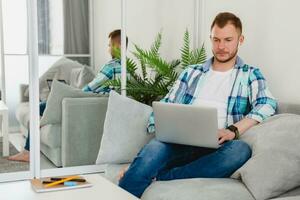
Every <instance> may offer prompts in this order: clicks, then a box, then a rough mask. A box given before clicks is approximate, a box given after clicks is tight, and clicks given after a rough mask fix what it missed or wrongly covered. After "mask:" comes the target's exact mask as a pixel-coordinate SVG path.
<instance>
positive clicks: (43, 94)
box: [24, 57, 83, 101]
mask: <svg viewBox="0 0 300 200" xmlns="http://www.w3.org/2000/svg"><path fill="white" fill-rule="evenodd" d="M82 67H83V65H82V64H80V63H79V62H76V61H73V60H70V59H68V58H65V57H62V58H61V59H59V60H58V61H56V62H55V63H54V64H53V65H52V66H51V67H50V68H49V69H48V70H47V71H46V72H45V73H44V74H43V75H42V76H41V77H40V78H39V88H40V100H42V101H46V100H47V98H48V95H49V93H50V90H49V87H48V83H47V80H48V79H50V80H53V79H59V80H64V81H66V83H67V84H70V75H71V70H72V69H75V68H82ZM24 96H29V88H27V89H26V90H25V92H24Z"/></svg>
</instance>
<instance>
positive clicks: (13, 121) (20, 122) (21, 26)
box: [0, 0, 29, 173]
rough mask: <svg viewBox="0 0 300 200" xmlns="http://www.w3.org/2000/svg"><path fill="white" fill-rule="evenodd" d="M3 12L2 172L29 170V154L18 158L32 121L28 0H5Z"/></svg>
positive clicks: (0, 115)
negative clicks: (30, 111) (30, 117)
mask: <svg viewBox="0 0 300 200" xmlns="http://www.w3.org/2000/svg"><path fill="white" fill-rule="evenodd" d="M16 5H18V6H16ZM15 13H18V15H16V14H15ZM2 14H3V24H1V26H2V27H3V41H4V43H3V44H1V45H3V49H4V52H3V53H4V58H3V59H4V62H2V64H3V65H1V72H2V76H1V77H2V79H1V90H2V92H1V93H2V96H1V102H0V119H1V120H0V126H1V134H0V173H8V172H18V171H28V170H29V162H28V160H29V157H28V154H27V156H23V157H22V158H20V157H19V156H20V154H19V153H20V152H21V154H22V153H23V152H24V145H25V138H26V137H27V134H28V133H27V131H25V130H26V129H27V127H28V124H29V114H28V115H27V114H25V113H29V102H28V101H29V90H28V80H29V74H28V55H27V8H26V0H3V1H2ZM1 37H2V36H1Z"/></svg>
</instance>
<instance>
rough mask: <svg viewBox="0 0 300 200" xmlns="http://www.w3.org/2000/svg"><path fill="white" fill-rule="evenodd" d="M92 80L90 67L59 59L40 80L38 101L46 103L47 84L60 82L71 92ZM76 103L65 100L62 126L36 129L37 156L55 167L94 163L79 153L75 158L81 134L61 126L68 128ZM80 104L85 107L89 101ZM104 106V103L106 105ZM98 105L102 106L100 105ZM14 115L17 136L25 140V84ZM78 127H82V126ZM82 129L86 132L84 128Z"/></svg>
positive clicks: (48, 90) (26, 117)
mask: <svg viewBox="0 0 300 200" xmlns="http://www.w3.org/2000/svg"><path fill="white" fill-rule="evenodd" d="M94 76H95V73H94V72H93V71H92V70H91V69H90V67H88V66H84V65H82V64H80V63H78V62H75V61H72V60H70V59H67V58H61V59H59V60H58V61H57V62H56V63H54V64H53V65H52V66H50V68H49V69H48V70H47V71H46V72H45V73H44V74H43V75H42V76H41V77H40V79H39V86H40V92H39V94H40V100H42V101H46V100H47V99H48V96H49V93H50V89H49V86H48V83H47V80H57V79H58V80H64V81H65V83H66V84H67V85H70V86H71V87H73V88H77V89H80V88H82V87H83V86H84V85H86V84H87V83H89V82H90V81H91V80H93V78H94ZM100 101H101V100H100ZM76 103H77V101H76V99H75V101H69V100H68V99H66V100H65V101H64V102H63V103H62V105H61V106H62V109H63V111H64V112H63V119H64V120H63V122H62V123H55V124H46V125H44V126H41V129H40V134H41V135H40V138H41V152H42V153H43V154H44V155H45V156H46V157H47V158H48V159H49V160H50V161H51V162H52V163H53V164H54V165H55V166H57V167H66V166H78V165H86V164H93V163H94V160H95V158H94V157H91V158H89V155H88V152H84V151H82V150H81V154H82V155H83V156H82V158H81V157H79V158H78V157H77V152H76V148H74V144H75V143H78V140H77V138H80V137H82V135H81V132H76V130H77V129H74V130H75V131H74V130H72V129H69V127H71V126H72V125H70V126H69V127H67V126H65V124H69V121H70V120H73V118H72V117H73V116H74V115H73V112H72V111H73V110H75V109H76V108H74V104H75V107H76ZM84 103H87V104H88V103H89V100H87V101H86V102H84ZM104 103H106V101H105V102H104ZM91 104H93V102H91ZM100 105H102V104H101V103H100ZM96 107H97V106H96ZM103 107H105V106H103V105H102V107H101V108H100V110H101V109H103ZM91 109H93V107H91ZM91 109H88V110H91ZM104 114H105V112H104ZM15 115H16V118H17V120H18V122H19V125H20V131H21V133H22V134H23V135H24V137H27V136H28V130H29V129H28V127H29V90H28V85H26V84H22V85H20V103H19V105H18V106H17V109H16V113H15ZM99 117H100V121H99V122H98V123H99V124H101V123H103V120H104V116H103V115H102V116H101V115H100V116H99ZM101 120H102V121H101ZM92 125H95V127H96V128H97V130H100V129H101V127H99V125H97V124H92ZM82 126H85V125H84V124H82ZM85 128H87V126H86V127H85ZM85 132H86V133H87V134H89V133H91V134H93V132H87V131H85ZM76 134H78V135H76ZM98 135H99V134H98ZM93 137H94V136H92V137H89V136H88V135H86V138H93ZM97 137H100V136H97ZM97 137H96V138H97ZM99 139H100V138H98V140H99ZM83 141H85V140H83ZM81 144H83V145H86V144H85V143H84V142H82V143H81ZM87 145H88V144H87ZM92 147H94V148H99V147H97V145H92ZM84 154H85V155H84Z"/></svg>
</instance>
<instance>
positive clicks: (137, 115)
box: [96, 91, 153, 164]
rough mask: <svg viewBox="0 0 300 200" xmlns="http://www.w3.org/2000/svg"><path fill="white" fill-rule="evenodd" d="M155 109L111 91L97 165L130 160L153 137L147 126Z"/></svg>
mask: <svg viewBox="0 0 300 200" xmlns="http://www.w3.org/2000/svg"><path fill="white" fill-rule="evenodd" d="M151 112H152V108H151V107H150V106H147V105H145V104H142V103H140V102H137V101H135V100H133V99H130V98H127V97H124V96H121V95H119V94H118V93H116V92H115V91H111V92H110V94H109V100H108V106H107V112H106V117H105V122H104V128H103V136H102V140H101V145H100V150H99V154H98V157H97V161H96V164H107V163H115V164H119V163H129V162H131V161H132V160H133V159H134V157H135V156H136V155H137V153H138V152H139V150H140V149H141V148H142V147H143V146H144V145H145V144H146V143H148V142H149V140H150V139H151V138H152V137H153V136H152V135H149V134H147V131H146V125H147V121H148V118H149V116H150V114H151Z"/></svg>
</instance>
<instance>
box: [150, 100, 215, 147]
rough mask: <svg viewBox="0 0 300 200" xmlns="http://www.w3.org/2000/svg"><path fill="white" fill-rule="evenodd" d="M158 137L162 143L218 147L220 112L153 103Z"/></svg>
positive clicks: (208, 108)
mask: <svg viewBox="0 0 300 200" xmlns="http://www.w3.org/2000/svg"><path fill="white" fill-rule="evenodd" d="M153 111H154V116H155V130H156V138H157V139H158V140H160V141H162V142H169V143H176V144H184V145H192V146H199V147H208V148H218V147H219V144H218V118H217V109H216V108H213V107H204V106H193V105H184V104H173V103H163V102H153Z"/></svg>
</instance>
